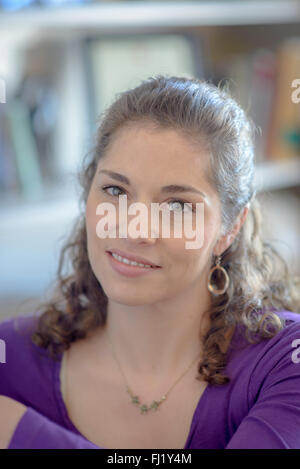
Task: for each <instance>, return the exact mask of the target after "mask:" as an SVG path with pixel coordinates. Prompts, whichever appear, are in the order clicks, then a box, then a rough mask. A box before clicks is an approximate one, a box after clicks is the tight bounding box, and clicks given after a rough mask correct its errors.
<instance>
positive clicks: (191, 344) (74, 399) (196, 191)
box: [0, 75, 300, 449]
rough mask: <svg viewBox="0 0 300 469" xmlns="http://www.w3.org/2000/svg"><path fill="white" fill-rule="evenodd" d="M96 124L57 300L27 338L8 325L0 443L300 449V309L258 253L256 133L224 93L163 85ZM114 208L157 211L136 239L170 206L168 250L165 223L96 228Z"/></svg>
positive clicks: (286, 280) (23, 321)
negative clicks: (184, 225)
mask: <svg viewBox="0 0 300 469" xmlns="http://www.w3.org/2000/svg"><path fill="white" fill-rule="evenodd" d="M101 117H102V121H101V125H100V127H99V131H98V135H97V141H96V145H95V149H94V151H93V152H92V154H91V159H90V160H89V161H88V162H87V164H85V167H84V171H83V172H82V177H81V179H80V180H81V183H82V187H83V199H82V200H83V206H84V212H83V215H82V216H81V218H80V219H79V222H78V224H76V225H75V228H74V230H73V232H72V236H71V239H70V240H69V241H68V244H67V245H66V246H65V247H64V249H63V251H62V253H61V258H60V263H59V269H58V280H59V282H58V290H59V292H60V297H59V298H58V299H55V300H53V301H52V302H51V303H49V304H47V305H43V308H39V310H40V311H41V312H42V314H39V315H38V317H36V318H34V317H31V316H29V317H23V318H20V319H19V321H20V325H19V326H18V329H19V331H18V333H16V332H15V331H14V328H13V325H12V320H8V321H5V323H2V325H1V327H0V337H2V338H4V339H5V341H6V343H7V344H8V346H9V345H11V365H10V363H9V361H8V362H7V364H6V365H5V367H3V375H2V381H1V384H0V394H2V397H1V398H2V404H1V402H0V406H1V405H2V407H4V406H6V405H7V404H8V406H9V409H8V407H6V409H8V410H6V413H7V414H8V416H7V418H8V421H9V422H10V427H9V429H8V430H5V429H3V428H1V431H0V441H2V445H3V446H4V447H9V448H16V447H33V448H38V447H43V448H45V447H52V448H56V447H67V448H71V447H73V448H74V447H76V448H77V447H81V448H86V447H93V448H119V449H121V448H185V449H188V448H296V447H300V373H299V365H297V363H298V362H297V353H295V352H297V349H295V344H296V342H295V340H296V339H300V322H299V318H300V316H298V315H297V313H298V312H299V298H297V296H296V286H297V285H296V280H295V279H293V278H292V277H291V275H290V274H289V272H288V269H287V266H286V264H285V262H284V261H283V260H282V259H281V258H280V256H279V254H278V253H276V251H275V250H274V248H272V247H271V245H269V244H268V243H266V242H265V241H263V240H262V236H261V213H260V207H259V203H258V201H257V200H256V198H255V190H254V185H253V177H254V150H253V131H254V126H253V125H252V123H251V122H250V121H249V119H248V118H247V116H246V115H245V113H244V111H243V110H242V109H241V108H240V107H239V106H238V104H237V103H236V102H235V101H234V100H233V99H232V98H231V97H230V95H229V93H228V92H227V91H225V90H222V89H221V88H219V87H215V86H214V85H212V84H210V83H206V82H203V81H200V80H197V79H188V78H181V77H166V76H161V75H159V76H156V77H154V78H150V79H148V80H145V81H143V82H142V83H141V84H140V85H139V86H137V87H136V88H134V89H131V90H128V91H126V92H124V93H121V94H120V95H119V96H118V97H117V99H116V101H115V102H114V103H113V104H112V105H111V106H110V107H109V108H108V109H107V110H106V111H105V113H104V114H103V115H102V116H101ZM89 158H90V155H89ZM119 196H126V197H123V198H121V197H119ZM121 199H122V200H126V201H127V204H128V205H130V204H133V203H136V202H139V203H142V204H143V207H145V208H146V209H148V210H146V211H144V212H143V214H146V215H145V217H144V218H142V219H140V224H143V226H146V222H147V221H149V220H150V221H149V224H148V226H149V225H150V226H151V227H152V222H153V217H152V218H151V215H150V217H149V213H150V214H151V206H152V204H154V203H159V204H161V207H162V211H163V212H164V213H169V215H170V225H171V226H170V228H171V230H170V236H168V237H164V236H162V231H161V228H162V227H161V226H160V225H158V226H159V227H158V229H157V231H156V236H153V232H151V235H150V234H149V231H147V232H146V233H145V232H143V235H142V236H138V237H137V236H134V233H133V231H131V232H129V231H130V230H129V227H128V232H126V235H127V236H123V237H122V236H121V234H120V233H121V227H122V228H124V225H123V224H122V223H123V221H124V220H123V219H121V221H120V218H118V219H117V221H116V220H115V221H114V219H113V218H109V220H110V222H111V221H112V223H109V220H108V221H107V224H106V228H105V229H104V228H103V226H102V228H103V229H102V228H101V226H100V225H99V221H100V220H101V219H102V220H103V215H104V212H101V211H100V210H99V209H98V207H102V208H103V207H108V206H109V207H112V208H114V209H115V213H116V214H117V215H118V214H120V212H121ZM103 204H107V205H105V206H104V205H103ZM185 204H186V205H185ZM172 207H173V209H172ZM197 207H202V208H203V210H204V218H203V219H202V221H203V223H202V222H200V223H199V220H198V218H197V214H198V212H196V208H197ZM189 210H191V211H189ZM178 213H181V214H184V213H189V215H190V217H191V218H190V220H192V223H193V227H195V226H196V228H197V230H198V232H199V230H200V231H201V230H203V231H202V233H203V237H202V238H201V246H200V247H197V248H196V249H187V247H186V242H187V236H186V232H184V234H182V236H181V237H175V235H174V233H175V224H176V220H175V214H178ZM101 214H102V217H100V216H99V215H101ZM128 214H129V215H132V214H133V212H130V211H128ZM129 221H132V218H131V217H130V216H128V223H129ZM99 226H100V227H99ZM107 227H108V228H107ZM140 228H141V227H139V228H137V229H140ZM101 229H102V231H101ZM115 229H117V230H116V231H117V236H115V237H114V236H113V235H114V232H115V231H114V230H115ZM105 230H106V234H107V236H106V237H104V236H102V235H101V233H102V234H103V231H105ZM68 251H69V252H70V259H71V261H72V270H71V272H69V273H68V274H64V275H63V273H62V271H63V266H64V262H65V260H66V253H67V252H68ZM131 261H133V262H136V263H139V264H142V265H140V266H137V265H136V263H135V264H132V265H129V263H130V262H131ZM28 325H29V328H28V327H27V326H28ZM28 338H29V339H30V340H29V343H30V346H29V347H28V346H27V347H25V342H26V341H27V342H26V344H27V345H28ZM30 341H31V342H30ZM293 344H294V345H293ZM13 347H14V348H13ZM293 347H294V348H293ZM293 352H294V355H293ZM292 358H293V359H292ZM21 369H22V370H23V369H26V370H27V373H26V375H24V376H22V379H21V378H20V377H19V378H17V376H18V372H20V371H21ZM7 400H8V402H7ZM0 410H1V408H0ZM30 429H31V430H30ZM25 434H26V438H25V440H24V435H25ZM1 438H2V440H1ZM28 438H29V440H28ZM5 445H6V446H5Z"/></svg>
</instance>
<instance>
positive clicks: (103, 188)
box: [101, 185, 125, 197]
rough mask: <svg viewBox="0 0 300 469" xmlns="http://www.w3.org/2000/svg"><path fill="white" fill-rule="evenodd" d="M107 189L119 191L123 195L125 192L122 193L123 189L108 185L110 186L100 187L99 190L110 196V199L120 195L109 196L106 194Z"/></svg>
mask: <svg viewBox="0 0 300 469" xmlns="http://www.w3.org/2000/svg"><path fill="white" fill-rule="evenodd" d="M108 189H116V190H117V191H121V192H123V193H125V191H123V189H121V188H120V187H118V186H113V185H110V186H104V187H101V190H102V191H103V192H105V193H106V194H107V193H108V194H109V195H111V196H112V197H119V195H121V194H110V193H109V192H107V191H108Z"/></svg>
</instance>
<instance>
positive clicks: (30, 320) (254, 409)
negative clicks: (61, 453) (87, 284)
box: [0, 311, 300, 449]
mask: <svg viewBox="0 0 300 469" xmlns="http://www.w3.org/2000/svg"><path fill="white" fill-rule="evenodd" d="M277 314H278V315H279V316H281V317H283V318H284V319H285V327H284V329H283V330H282V331H280V332H279V333H278V334H277V335H276V336H275V337H273V338H271V339H265V340H263V341H261V342H260V343H258V344H249V343H248V342H247V341H246V340H245V339H243V337H242V336H241V335H240V334H239V331H240V330H241V328H240V327H239V328H237V329H236V332H235V334H234V336H233V338H232V341H231V346H230V349H229V359H228V363H227V366H226V370H225V372H226V374H227V375H229V376H230V378H231V380H230V382H229V383H227V384H225V385H221V386H212V385H208V386H207V387H206V388H205V390H204V393H203V394H202V396H201V397H200V399H199V402H198V404H197V407H196V409H195V411H194V415H193V418H192V422H191V426H190V430H189V435H188V438H187V441H186V443H185V446H184V449H237V448H243V449H247V448H251V449H253V448H267V449H278V448H281V449H283V448H289V449H296V448H300V315H298V314H297V313H292V312H287V311H281V312H277ZM32 325H34V316H32V315H30V316H28V315H26V316H21V317H18V318H15V319H7V320H5V321H4V322H3V321H2V322H1V323H0V339H2V340H4V341H5V346H6V362H5V363H1V362H0V395H6V396H9V397H11V398H13V399H15V400H17V401H19V402H22V403H23V404H24V405H26V406H27V407H28V409H27V410H26V412H25V413H24V414H23V416H22V418H21V420H20V421H19V423H18V425H17V427H16V429H15V431H14V434H13V436H12V439H11V440H10V443H9V447H8V448H9V449H13V448H33V449H44V448H50V449H56V448H66V449H67V448H90V449H104V448H102V447H99V446H96V445H95V444H93V443H92V442H90V441H89V440H87V439H86V438H85V437H84V436H83V435H82V434H81V433H80V432H79V431H78V430H77V429H76V427H75V426H74V424H73V423H72V421H71V420H70V418H69V416H68V413H67V409H66V406H65V404H64V401H63V399H62V394H61V390H60V380H59V371H60V366H61V358H62V354H61V355H60V357H59V360H58V361H55V360H53V359H51V358H50V357H49V356H48V355H47V352H46V350H44V349H41V348H39V347H37V346H36V345H34V344H32V343H31V342H30V340H29V335H30V326H32ZM298 351H299V353H298ZM2 361H3V360H2Z"/></svg>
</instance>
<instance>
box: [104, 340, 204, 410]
mask: <svg viewBox="0 0 300 469" xmlns="http://www.w3.org/2000/svg"><path fill="white" fill-rule="evenodd" d="M108 339H109V342H110V346H111V350H112V353H113V356H114V359H115V360H116V362H117V364H118V367H119V369H120V372H121V374H122V376H123V378H124V381H125V383H126V391H127V392H128V394H129V395H130V397H131V402H132V404H134V405H135V406H138V407H139V409H140V411H141V414H146V413H147V412H148V411H149V410H157V409H158V407H159V406H160V405H161V403H162V402H164V401H165V400H166V399H167V396H168V394H169V392H170V391H171V390H172V389H173V388H174V386H175V385H176V384H177V383H178V381H179V380H180V379H181V378H182V377H183V376H184V375H185V374H186V373H187V372H188V371H189V369H190V368H191V367H192V365H193V364H194V363H195V361H196V360H197V359H198V358H199V353H198V354H197V356H196V357H195V358H194V360H193V361H192V363H191V364H190V366H189V367H188V368H187V369H186V370H185V371H184V372H183V373H182V374H181V375H180V376H179V378H177V380H176V381H175V383H174V384H172V386H171V387H170V388H169V390H168V391H167V392H166V393H165V394H164V395H163V396H162V397H161V399H159V400H158V401H156V400H153V401H152V403H151V404H150V406H148V405H147V404H142V403H141V402H140V398H139V396H137V395H136V394H134V393H133V392H132V390H131V389H130V387H129V385H128V382H127V379H126V376H125V374H124V372H123V369H122V367H121V364H120V362H119V360H118V359H117V357H116V354H115V351H114V347H113V345H112V342H111V339H110V335H109V333H108Z"/></svg>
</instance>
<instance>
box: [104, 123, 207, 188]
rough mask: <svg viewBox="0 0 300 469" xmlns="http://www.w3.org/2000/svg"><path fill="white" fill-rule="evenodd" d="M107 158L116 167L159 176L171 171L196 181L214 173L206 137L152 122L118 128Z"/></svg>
mask: <svg viewBox="0 0 300 469" xmlns="http://www.w3.org/2000/svg"><path fill="white" fill-rule="evenodd" d="M104 160H105V163H108V161H109V163H110V166H111V167H114V168H115V169H116V168H118V169H119V170H121V169H124V170H125V169H128V170H134V171H135V173H136V174H139V172H141V173H142V175H143V176H145V174H147V175H149V177H150V175H151V174H152V173H155V174H156V177H160V176H166V174H170V175H178V176H181V177H182V178H188V180H189V181H190V182H192V181H194V182H195V181H197V180H198V181H199V178H201V179H207V180H208V179H209V177H210V174H211V169H210V152H209V150H208V147H207V145H205V143H204V141H203V143H201V141H200V142H199V143H197V144H196V143H195V141H194V140H192V138H189V137H187V136H186V135H184V134H183V132H181V131H179V130H175V129H164V128H157V127H155V126H154V125H152V124H151V123H149V124H148V123H147V124H144V123H143V124H142V125H141V124H140V125H138V124H130V125H128V126H124V127H122V128H120V129H118V130H117V131H116V132H115V134H114V135H113V138H112V140H111V142H110V144H109V147H108V148H107V151H106V155H105V158H104V159H103V161H104ZM99 165H101V166H102V164H101V160H100V162H99Z"/></svg>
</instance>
